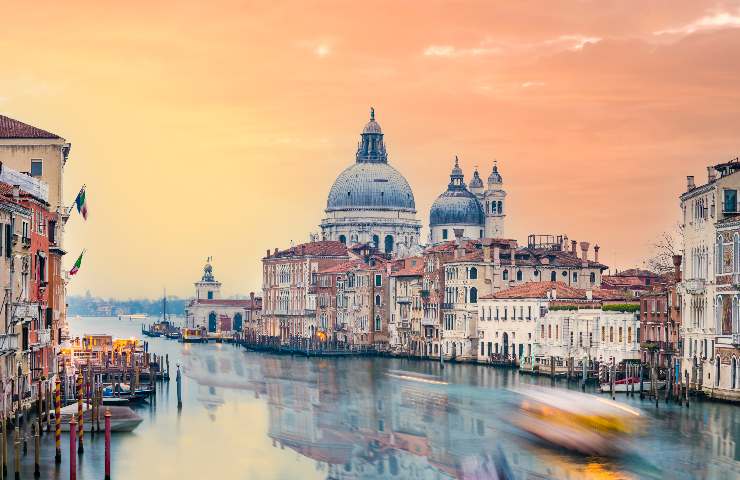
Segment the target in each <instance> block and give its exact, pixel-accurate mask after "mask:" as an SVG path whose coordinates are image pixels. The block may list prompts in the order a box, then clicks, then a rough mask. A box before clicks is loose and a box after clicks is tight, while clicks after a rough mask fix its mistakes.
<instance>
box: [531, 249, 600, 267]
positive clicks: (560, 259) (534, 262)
mask: <svg viewBox="0 0 740 480" xmlns="http://www.w3.org/2000/svg"><path fill="white" fill-rule="evenodd" d="M516 255H520V256H521V255H528V258H517V259H516V263H517V265H530V266H543V267H580V266H581V265H583V259H582V258H580V257H579V256H578V255H575V254H573V253H571V252H568V251H565V250H551V249H549V248H530V247H522V248H520V249H518V250H517V251H516ZM544 259H547V260H544ZM543 260H544V261H543ZM586 263H587V265H588V267H589V268H601V269H602V270H606V268H607V267H606V265H604V264H602V263H599V262H595V261H593V260H586Z"/></svg>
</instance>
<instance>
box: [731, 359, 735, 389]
mask: <svg viewBox="0 0 740 480" xmlns="http://www.w3.org/2000/svg"><path fill="white" fill-rule="evenodd" d="M730 375H732V378H730V388H732V389H733V390H735V389H736V388H737V357H734V356H733V357H732V360H731V361H730Z"/></svg>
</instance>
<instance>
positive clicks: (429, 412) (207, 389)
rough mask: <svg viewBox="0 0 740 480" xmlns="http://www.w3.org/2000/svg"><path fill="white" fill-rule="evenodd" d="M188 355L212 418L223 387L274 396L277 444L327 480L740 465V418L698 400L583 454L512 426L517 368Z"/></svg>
mask: <svg viewBox="0 0 740 480" xmlns="http://www.w3.org/2000/svg"><path fill="white" fill-rule="evenodd" d="M184 361H185V365H184V372H185V375H186V376H187V377H188V378H189V379H192V380H194V381H195V382H197V384H198V390H197V391H198V394H197V399H198V401H199V402H201V403H202V404H203V406H204V407H205V408H206V409H207V410H208V412H209V415H210V417H211V419H216V417H217V414H218V409H219V408H221V406H222V405H224V402H225V400H224V391H225V390H243V391H244V390H246V391H250V392H254V397H255V398H259V399H260V401H263V402H266V405H267V411H268V415H269V419H268V431H267V432H266V433H267V435H268V436H269V437H270V438H271V439H272V443H273V445H274V446H275V447H276V448H281V449H291V450H293V451H295V452H297V453H298V454H300V455H303V456H305V457H308V458H310V459H313V460H315V461H316V462H317V469H319V470H320V471H323V472H325V473H326V478H328V479H337V480H338V479H370V478H419V479H422V478H423V479H445V478H463V479H488V478H496V473H495V472H496V469H497V467H501V464H502V459H505V461H506V462H507V463H508V465H509V467H510V468H511V470H512V471H513V472H514V475H515V477H516V478H665V477H664V474H665V471H664V469H665V468H674V469H676V472H675V475H673V476H672V478H700V477H701V478H706V477H712V478H733V477H734V474H735V473H738V472H740V471H738V460H739V459H740V458H739V456H738V447H737V445H736V439H737V438H738V434H740V432H739V431H738V428H739V427H738V426H737V425H738V423H740V422H734V420H735V419H732V421H733V422H734V423H730V424H729V425H728V424H727V423H726V422H727V419H726V418H722V419H720V418H714V417H713V416H712V415H710V416H709V418H698V415H699V409H697V410H696V414H695V415H692V414H689V415H688V416H687V415H679V416H670V415H668V416H667V417H666V418H664V419H662V420H661V419H659V418H658V419H656V420H654V422H659V421H663V422H665V424H666V425H667V427H668V428H667V429H665V432H664V435H665V436H666V437H665V439H660V438H659V439H658V440H657V441H656V440H654V439H653V440H652V441H651V440H649V439H648V440H645V443H644V444H639V443H640V442H642V441H643V439H641V438H636V439H635V442H636V443H638V444H639V448H637V450H639V451H640V452H641V454H640V455H639V456H635V457H634V458H629V459H621V460H619V461H608V460H604V459H601V460H600V459H585V458H583V457H579V456H575V455H571V454H568V453H563V452H560V451H556V450H553V449H550V448H548V447H545V446H543V445H538V444H537V443H534V442H533V441H532V440H530V439H527V438H526V437H523V436H522V435H521V434H520V433H519V432H518V431H517V430H515V429H513V428H512V427H510V426H509V424H508V422H507V421H506V417H507V413H511V409H512V408H515V407H514V406H513V405H514V403H513V402H512V401H511V400H512V398H511V397H512V396H513V394H512V393H511V392H509V391H508V390H507V389H506V388H505V387H511V386H515V383H516V382H517V381H518V378H519V377H517V376H515V375H514V374H512V372H508V371H495V370H493V369H486V368H481V367H471V366H464V365H449V366H448V368H447V369H446V370H445V375H444V378H445V380H446V381H441V377H440V376H439V373H440V372H439V371H438V370H437V369H438V368H439V367H438V366H437V365H435V364H425V363H408V362H403V361H396V360H386V359H375V360H372V359H324V360H316V359H305V358H300V357H293V358H291V357H280V356H270V355H260V354H252V353H247V352H244V351H242V350H238V349H236V348H232V347H230V346H223V348H218V349H216V348H191V349H187V350H185V351H184ZM393 368H396V369H397V370H395V371H394V370H392V369H393ZM528 381H529V380H528ZM447 382H449V383H447ZM705 411H706V410H705ZM709 411H710V412H712V410H711V406H710V407H709ZM692 413H693V412H692ZM733 413H734V412H733ZM713 421H714V422H721V423H723V424H724V427H722V426H720V425H717V428H716V429H714V430H713V431H718V432H723V433H722V435H718V436H712V435H710V434H708V433H702V432H706V431H707V429H706V422H713ZM702 424H703V425H704V426H702ZM730 425H733V426H730ZM728 427H729V428H728ZM672 431H673V432H675V433H671V432H672ZM680 433H683V434H684V435H686V436H690V437H692V438H694V439H695V441H696V445H698V446H699V447H700V448H701V447H704V448H706V449H707V450H710V451H711V453H712V454H713V455H715V456H716V457H717V458H716V462H715V463H713V464H712V465H707V462H706V458H705V457H701V455H700V454H699V453H697V452H700V451H701V450H692V451H691V452H686V451H681V450H680V449H671V448H670V442H671V435H673V434H680ZM693 441H694V440H692V443H693ZM666 445H668V447H666ZM672 457H675V458H672ZM728 473H729V475H730V476H729V477H728V476H726V475H727V474H728Z"/></svg>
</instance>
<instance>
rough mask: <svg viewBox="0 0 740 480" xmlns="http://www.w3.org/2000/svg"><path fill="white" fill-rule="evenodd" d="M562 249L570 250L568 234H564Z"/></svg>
mask: <svg viewBox="0 0 740 480" xmlns="http://www.w3.org/2000/svg"><path fill="white" fill-rule="evenodd" d="M560 250H562V251H564V252H565V251H566V250H568V235H563V242H562V243H561V244H560Z"/></svg>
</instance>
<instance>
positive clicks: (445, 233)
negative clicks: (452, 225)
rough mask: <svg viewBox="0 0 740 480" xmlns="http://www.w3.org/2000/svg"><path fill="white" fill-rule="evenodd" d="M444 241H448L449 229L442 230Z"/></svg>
mask: <svg viewBox="0 0 740 480" xmlns="http://www.w3.org/2000/svg"><path fill="white" fill-rule="evenodd" d="M442 240H447V229H446V228H443V229H442Z"/></svg>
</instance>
